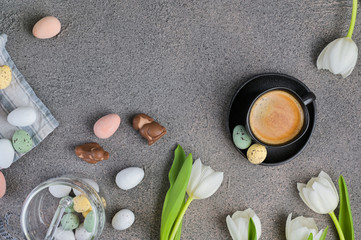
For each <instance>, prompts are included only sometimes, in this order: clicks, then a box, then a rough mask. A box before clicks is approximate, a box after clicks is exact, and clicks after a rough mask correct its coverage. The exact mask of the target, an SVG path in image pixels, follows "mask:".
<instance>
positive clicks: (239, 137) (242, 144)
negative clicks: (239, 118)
mask: <svg viewBox="0 0 361 240" xmlns="http://www.w3.org/2000/svg"><path fill="white" fill-rule="evenodd" d="M233 142H234V145H236V147H237V148H239V149H246V148H248V147H249V146H250V145H251V143H252V139H251V137H250V136H249V135H248V133H247V131H246V129H245V128H244V127H243V126H242V125H237V126H235V128H234V129H233Z"/></svg>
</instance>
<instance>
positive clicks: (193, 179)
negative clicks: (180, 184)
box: [187, 158, 202, 196]
mask: <svg viewBox="0 0 361 240" xmlns="http://www.w3.org/2000/svg"><path fill="white" fill-rule="evenodd" d="M201 172H202V162H201V160H200V159H199V158H198V159H197V160H196V161H195V162H194V163H193V167H192V171H191V176H190V178H189V182H188V186H187V193H188V195H189V196H191V193H192V192H193V191H194V189H195V188H196V187H197V184H198V182H199V180H200V178H201Z"/></svg>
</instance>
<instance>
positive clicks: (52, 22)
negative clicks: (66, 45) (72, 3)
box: [33, 16, 61, 39]
mask: <svg viewBox="0 0 361 240" xmlns="http://www.w3.org/2000/svg"><path fill="white" fill-rule="evenodd" d="M60 29H61V23H60V21H59V20H58V19H57V18H56V17H53V16H47V17H44V18H42V19H40V20H39V21H38V22H37V23H35V25H34V27H33V35H34V37H36V38H40V39H48V38H52V37H55V36H56V35H57V34H58V33H59V32H60Z"/></svg>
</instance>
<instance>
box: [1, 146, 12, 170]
mask: <svg viewBox="0 0 361 240" xmlns="http://www.w3.org/2000/svg"><path fill="white" fill-rule="evenodd" d="M14 154H15V151H14V148H13V145H12V143H11V141H10V140H8V139H0V169H2V168H8V167H10V165H11V164H12V163H13V160H14Z"/></svg>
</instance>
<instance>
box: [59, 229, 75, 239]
mask: <svg viewBox="0 0 361 240" xmlns="http://www.w3.org/2000/svg"><path fill="white" fill-rule="evenodd" d="M54 239H55V240H75V235H74V233H73V231H65V230H63V229H61V228H60V227H59V228H57V229H56V230H55V234H54Z"/></svg>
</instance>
